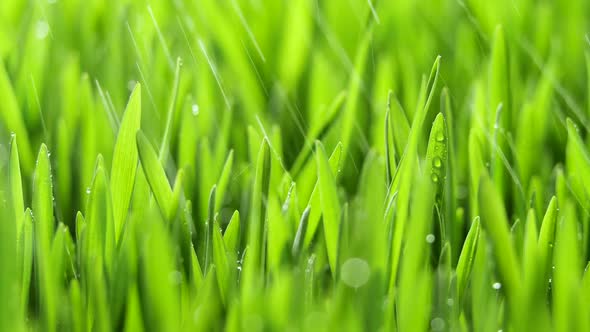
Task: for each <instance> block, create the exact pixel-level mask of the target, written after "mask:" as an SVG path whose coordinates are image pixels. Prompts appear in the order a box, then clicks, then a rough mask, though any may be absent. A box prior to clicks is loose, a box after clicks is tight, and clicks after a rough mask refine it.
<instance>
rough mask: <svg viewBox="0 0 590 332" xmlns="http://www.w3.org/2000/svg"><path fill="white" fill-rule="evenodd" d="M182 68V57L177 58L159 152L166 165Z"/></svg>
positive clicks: (162, 161)
mask: <svg viewBox="0 0 590 332" xmlns="http://www.w3.org/2000/svg"><path fill="white" fill-rule="evenodd" d="M181 68H182V59H181V58H180V57H178V58H177V59H176V69H175V70H174V84H173V85H172V95H171V99H170V105H169V106H168V113H167V115H166V127H165V128H164V136H163V137H162V143H161V144H160V150H159V152H158V160H159V162H160V164H161V165H164V166H165V165H166V162H167V159H168V151H169V150H170V131H171V129H172V121H173V120H174V119H176V100H177V99H178V85H179V83H180V73H181V71H180V69H181Z"/></svg>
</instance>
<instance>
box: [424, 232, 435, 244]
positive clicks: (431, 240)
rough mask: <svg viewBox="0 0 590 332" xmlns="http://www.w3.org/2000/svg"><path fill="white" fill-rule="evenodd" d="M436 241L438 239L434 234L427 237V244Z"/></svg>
mask: <svg viewBox="0 0 590 332" xmlns="http://www.w3.org/2000/svg"><path fill="white" fill-rule="evenodd" d="M434 240H436V237H435V236H434V234H428V235H426V242H428V243H434Z"/></svg>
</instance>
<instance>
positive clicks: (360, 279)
mask: <svg viewBox="0 0 590 332" xmlns="http://www.w3.org/2000/svg"><path fill="white" fill-rule="evenodd" d="M341 273H342V274H341V277H340V278H341V279H342V281H343V282H344V283H345V284H346V285H348V286H350V287H354V288H359V287H361V286H362V285H364V284H366V283H367V281H369V276H370V274H371V271H370V268H369V264H368V263H367V261H365V260H364V259H360V258H350V259H348V260H347V261H346V262H344V264H342V270H341Z"/></svg>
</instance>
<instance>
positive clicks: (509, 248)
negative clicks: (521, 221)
mask: <svg viewBox="0 0 590 332" xmlns="http://www.w3.org/2000/svg"><path fill="white" fill-rule="evenodd" d="M478 197H479V206H480V209H481V220H482V223H483V225H484V227H485V229H486V230H487V234H488V235H489V237H490V240H491V242H492V244H493V246H494V256H495V258H496V262H497V264H498V273H499V274H500V277H501V279H502V281H503V285H505V288H506V293H505V294H506V296H507V297H508V299H509V301H510V303H511V304H512V306H513V308H517V307H518V306H517V305H516V304H517V303H518V301H520V293H521V290H522V288H521V285H522V282H521V280H520V275H519V273H518V271H519V269H518V266H519V264H518V261H517V256H516V250H515V248H514V245H513V243H512V239H511V237H510V231H509V229H508V218H507V217H506V210H505V209H504V204H503V202H502V199H501V196H500V194H499V192H498V190H497V189H496V187H495V186H494V184H493V183H492V181H491V180H490V178H489V177H488V176H486V175H483V176H482V177H481V180H480V184H479V194H478Z"/></svg>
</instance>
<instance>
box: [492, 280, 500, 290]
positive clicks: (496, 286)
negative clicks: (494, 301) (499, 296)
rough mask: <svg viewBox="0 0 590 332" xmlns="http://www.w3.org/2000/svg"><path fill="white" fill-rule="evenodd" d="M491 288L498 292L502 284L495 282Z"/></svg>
mask: <svg viewBox="0 0 590 332" xmlns="http://www.w3.org/2000/svg"><path fill="white" fill-rule="evenodd" d="M492 288H493V289H495V290H498V289H500V288H502V284H501V283H499V282H495V283H493V284H492Z"/></svg>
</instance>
